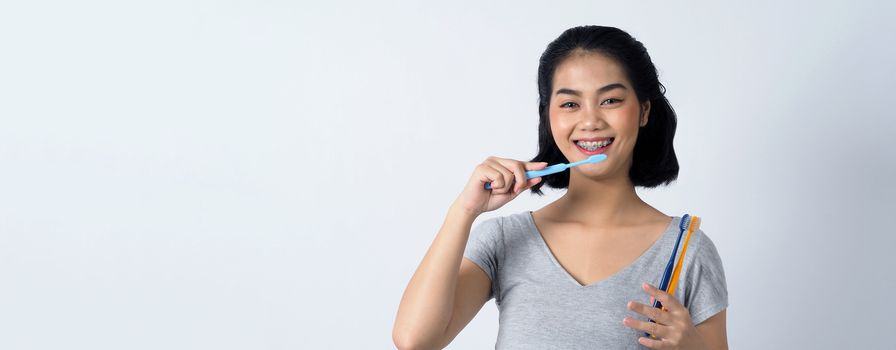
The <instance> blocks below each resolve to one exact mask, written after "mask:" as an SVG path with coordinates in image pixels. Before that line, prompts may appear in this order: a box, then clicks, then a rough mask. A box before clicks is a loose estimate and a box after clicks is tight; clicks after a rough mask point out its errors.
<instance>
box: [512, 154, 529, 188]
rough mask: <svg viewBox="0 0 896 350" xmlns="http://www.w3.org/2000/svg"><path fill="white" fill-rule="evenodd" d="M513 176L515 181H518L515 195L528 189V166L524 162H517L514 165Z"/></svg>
mask: <svg viewBox="0 0 896 350" xmlns="http://www.w3.org/2000/svg"><path fill="white" fill-rule="evenodd" d="M513 169H514V172H513V175H514V180H516V185H515V186H514V187H513V193H520V192H522V191H523V190H524V189H526V185H528V184H527V181H526V180H528V179H527V178H526V165H525V164H524V163H523V162H519V161H518V162H515V163H514V164H513Z"/></svg>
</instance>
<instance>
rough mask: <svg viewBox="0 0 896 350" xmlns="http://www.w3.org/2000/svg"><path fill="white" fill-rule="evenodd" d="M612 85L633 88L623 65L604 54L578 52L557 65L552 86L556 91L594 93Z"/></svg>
mask: <svg viewBox="0 0 896 350" xmlns="http://www.w3.org/2000/svg"><path fill="white" fill-rule="evenodd" d="M612 83H623V84H625V85H626V86H631V84H629V82H628V79H626V77H625V70H624V69H623V67H622V65H621V64H619V63H618V62H616V60H615V59H612V58H610V57H609V56H607V55H604V54H600V53H595V52H582V51H576V52H573V53H572V54H571V55H570V56H569V57H567V58H565V59H564V60H563V61H562V62H560V64H559V65H557V68H556V70H555V71H554V82H553V84H552V85H553V89H554V91H557V90H558V89H560V88H572V89H576V90H580V91H594V90H596V89H597V88H600V87H602V86H605V85H607V84H612Z"/></svg>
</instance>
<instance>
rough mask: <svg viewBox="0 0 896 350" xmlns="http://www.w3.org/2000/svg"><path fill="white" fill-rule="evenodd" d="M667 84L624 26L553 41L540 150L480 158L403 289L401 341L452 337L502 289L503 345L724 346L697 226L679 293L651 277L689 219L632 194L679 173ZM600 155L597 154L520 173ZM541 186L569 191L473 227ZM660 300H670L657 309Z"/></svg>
mask: <svg viewBox="0 0 896 350" xmlns="http://www.w3.org/2000/svg"><path fill="white" fill-rule="evenodd" d="M664 90H665V89H664V87H663V86H662V85H661V84H660V82H659V81H658V79H657V73H656V68H655V67H654V65H653V63H652V62H651V60H650V57H649V55H648V54H647V50H646V49H645V48H644V46H643V45H642V44H641V43H640V42H638V41H637V40H635V39H634V38H632V37H631V36H630V35H629V34H628V33H626V32H624V31H622V30H619V29H617V28H612V27H600V26H584V27H577V28H571V29H569V30H567V31H565V32H564V33H563V34H561V35H560V37H558V38H557V39H556V40H554V41H553V42H552V43H551V44H549V45H548V47H547V49H546V51H545V52H544V54H543V55H542V56H541V61H540V64H539V68H538V92H539V115H540V123H539V151H538V154H537V155H536V156H535V158H534V159H532V161H530V162H521V161H517V160H513V159H506V158H499V157H489V158H488V159H486V160H485V161H484V162H483V163H481V164H479V165H478V166H477V167H476V168H475V169H474V171H473V174H472V176H471V177H470V179H469V181H468V183H467V185H466V187H465V188H464V190H463V191H462V192H461V194H460V195H459V196H458V198H457V199H456V200H455V202H454V203H453V204H452V205H451V207H450V209H449V211H448V214H447V217H446V218H445V221H444V223H443V225H442V228H441V230H440V231H439V233H438V235H437V236H436V238H435V240H434V241H433V243H432V246H431V247H430V249H429V251H428V252H427V253H426V255H425V257H424V258H423V261H422V262H421V264H420V266H419V267H418V269H417V271H416V272H415V273H414V276H413V277H412V279H411V281H410V283H409V284H408V287H407V289H406V290H405V293H404V296H403V297H402V300H401V304H400V306H399V310H398V316H397V318H396V321H395V326H394V330H393V340H394V342H395V344H396V345H397V346H398V347H399V348H400V349H430V348H443V347H445V346H446V345H448V344H449V343H450V342H451V341H452V340H453V339H454V337H455V336H457V334H458V333H459V332H460V331H461V329H463V327H464V326H466V324H467V323H468V322H469V321H470V320H471V319H472V318H473V316H475V315H476V313H477V312H478V311H479V309H481V308H482V305H484V304H485V302H486V301H488V300H490V299H491V298H495V303H496V304H497V305H498V308H499V312H500V328H499V334H498V340H497V343H496V348H508V349H524V348H532V349H548V348H559V349H578V348H600V349H604V348H613V349H619V348H635V349H637V348H652V349H726V348H727V336H726V331H725V309H726V308H727V306H728V294H727V287H726V283H725V276H724V271H723V268H722V263H721V259H720V257H719V255H718V252H717V250H716V248H715V246H714V245H713V243H712V241H711V240H710V239H709V237H707V236H706V235H705V234H704V233H703V232H702V231H701V230H697V231H695V232H694V233H693V234H692V238H691V240H690V243H689V248H688V254H687V255H686V257H685V261H684V263H683V267H682V271H681V275H680V278H681V282H680V283H679V284H678V287H677V288H676V292H675V296H674V297H673V296H670V295H669V294H666V293H665V292H662V291H659V290H657V289H656V288H655V287H653V284H654V283H658V282H659V280H660V278H661V276H662V273H663V271H664V269H665V265H666V261H667V260H668V258H669V255H670V254H671V253H672V247H673V245H674V243H675V239H676V238H677V236H678V233H679V229H678V225H679V223H680V221H681V217H678V216H668V215H666V214H664V213H662V212H660V211H659V210H657V209H655V208H653V207H651V206H650V205H649V204H647V203H645V202H644V201H642V200H641V199H640V198H639V197H638V195H637V193H636V192H635V186H641V187H645V188H652V187H657V186H658V185H660V184H669V183H670V182H672V181H673V180H675V179H676V178H677V176H678V161H677V159H676V157H675V152H674V150H673V147H672V140H673V138H674V135H675V126H676V117H675V113H674V111H673V110H672V107H671V106H670V105H669V102H668V101H667V99H666V98H665V96H664V92H665V91H664ZM599 153H603V154H606V155H607V158H606V159H605V160H604V161H602V162H599V163H594V164H585V165H580V166H576V167H573V168H571V169H570V170H568V171H564V172H562V173H557V174H553V175H548V176H545V177H544V178H543V179H542V178H533V179H529V180H527V179H526V178H525V172H526V171H527V170H536V169H542V168H544V167H545V166H546V165H547V164H556V163H567V162H575V161H579V160H583V159H586V158H588V157H590V156H591V155H593V154H599ZM487 182H491V187H492V189H490V190H487V189H485V188H484V184H485V183H487ZM544 184H547V185H548V186H550V187H553V188H566V189H567V191H566V193H565V194H564V196H563V197H561V198H560V199H558V200H556V201H554V202H553V203H550V204H549V205H547V206H545V207H544V208H541V209H539V210H536V211H534V212H530V211H526V212H522V213H518V214H513V215H509V216H504V217H497V218H492V219H488V220H485V221H483V222H482V223H480V224H478V225H477V226H476V227H475V228H473V229H472V232H471V227H472V223H473V222H474V220H475V219H476V218H477V217H478V216H479V215H480V214H482V213H484V212H488V211H492V210H495V209H498V208H500V207H501V206H503V205H504V204H506V203H508V202H509V201H511V200H513V199H514V198H516V196H517V195H519V193H521V192H522V191H524V190H527V189H531V190H532V191H533V192H534V193H536V194H539V195H542V193H541V191H540V187H541V186H542V185H544ZM652 298H657V299H659V300H660V302H662V303H663V305H664V306H665V307H666V308H667V310H668V311H667V312H664V311H662V310H660V309H657V308H653V307H651V303H652ZM648 319H650V320H654V321H655V322H648ZM645 332H649V333H651V334H654V335H656V336H657V338H656V339H651V338H649V337H645V336H644V333H645Z"/></svg>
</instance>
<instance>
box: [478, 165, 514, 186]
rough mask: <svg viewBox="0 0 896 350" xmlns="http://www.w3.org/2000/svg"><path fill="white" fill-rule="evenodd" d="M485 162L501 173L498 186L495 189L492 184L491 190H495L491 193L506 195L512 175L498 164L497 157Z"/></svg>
mask: <svg viewBox="0 0 896 350" xmlns="http://www.w3.org/2000/svg"><path fill="white" fill-rule="evenodd" d="M485 162H486V164H488V165H489V166H491V167H492V168H493V169H495V170H496V171H498V172H499V173H501V182H500V186H497V187H496V186H495V185H494V184H492V189H493V190H495V191H493V193H506V192H507V191H508V190H509V189H510V185H511V183H512V181H513V173H512V172H511V171H510V170H508V169H507V167H505V166H503V165H501V163H500V162H498V160H497V157H489V159H487V160H486V161H485Z"/></svg>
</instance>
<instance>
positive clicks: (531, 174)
mask: <svg viewBox="0 0 896 350" xmlns="http://www.w3.org/2000/svg"><path fill="white" fill-rule="evenodd" d="M566 167H567V164H554V165H551V166H549V167H546V168H544V169H539V170H529V171H527V172H526V180H528V179H532V178H536V177H541V176H545V175H550V174H553V173H559V172H561V171H563V170H566ZM485 189H487V190H490V189H492V183H491V182H487V183H485Z"/></svg>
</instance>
